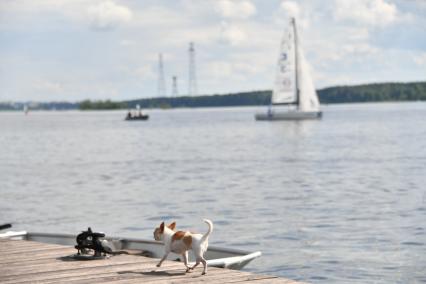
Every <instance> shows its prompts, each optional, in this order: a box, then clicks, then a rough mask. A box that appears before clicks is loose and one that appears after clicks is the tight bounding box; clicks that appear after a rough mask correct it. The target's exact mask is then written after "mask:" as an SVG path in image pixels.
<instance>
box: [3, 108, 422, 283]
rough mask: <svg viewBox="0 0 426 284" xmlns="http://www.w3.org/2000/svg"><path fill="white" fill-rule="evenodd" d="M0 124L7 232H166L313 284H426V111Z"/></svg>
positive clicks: (57, 116) (234, 113) (83, 116)
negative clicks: (246, 253)
mask: <svg viewBox="0 0 426 284" xmlns="http://www.w3.org/2000/svg"><path fill="white" fill-rule="evenodd" d="M261 109H262V110H263V108H228V109H191V110H167V111H161V110H153V111H150V112H149V113H150V116H151V117H150V120H149V121H147V122H125V121H123V118H124V115H125V113H124V112H121V111H120V112H31V113H30V114H29V115H28V116H24V115H23V114H22V113H0V194H1V196H0V223H6V222H13V223H14V224H15V229H17V230H20V229H23V230H28V231H41V232H66V233H74V234H75V233H78V232H79V231H81V230H83V229H85V228H87V226H89V225H90V226H92V228H94V229H95V230H98V231H104V232H106V233H107V234H108V235H113V236H129V237H139V238H151V237H152V231H153V228H154V227H155V226H156V225H158V224H159V223H160V222H161V220H165V221H170V222H171V221H177V224H178V228H180V229H191V230H196V231H201V232H204V231H206V229H207V228H206V225H205V224H204V223H202V221H201V219H202V218H206V217H207V218H210V219H212V220H213V221H214V223H215V230H214V233H213V235H212V236H211V239H210V243H211V244H214V245H218V246H226V247H235V248H241V249H247V250H253V251H254V250H261V251H262V252H263V256H262V257H261V258H260V259H257V260H255V261H254V262H253V263H251V264H250V265H249V266H247V268H246V270H249V271H254V272H260V273H268V274H275V275H280V276H284V277H288V278H292V279H297V280H305V281H309V282H313V283H333V282H334V283H421V282H426V186H425V184H426V170H425V169H426V124H425V117H426V103H386V104H362V105H361V104H360V105H333V106H325V107H324V118H323V119H322V120H321V121H303V122H256V121H255V120H254V119H253V114H254V112H255V111H257V110H261Z"/></svg>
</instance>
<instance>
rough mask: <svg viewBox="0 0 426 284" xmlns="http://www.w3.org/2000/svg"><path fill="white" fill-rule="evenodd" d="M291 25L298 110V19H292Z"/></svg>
mask: <svg viewBox="0 0 426 284" xmlns="http://www.w3.org/2000/svg"><path fill="white" fill-rule="evenodd" d="M291 23H292V24H293V34H294V58H295V67H296V72H295V76H296V105H297V108H298V109H299V107H300V105H299V101H300V100H299V76H298V73H299V58H298V52H297V50H298V43H297V41H298V38H297V29H296V19H295V18H292V19H291Z"/></svg>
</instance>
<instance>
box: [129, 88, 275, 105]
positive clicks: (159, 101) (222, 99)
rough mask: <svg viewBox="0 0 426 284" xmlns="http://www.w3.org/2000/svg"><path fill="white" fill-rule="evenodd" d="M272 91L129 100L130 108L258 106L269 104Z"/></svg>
mask: <svg viewBox="0 0 426 284" xmlns="http://www.w3.org/2000/svg"><path fill="white" fill-rule="evenodd" d="M270 100H271V91H254V92H244V93H236V94H227V95H209V96H196V97H195V96H194V97H190V96H184V97H175V98H168V97H165V98H150V99H139V100H132V101H127V102H126V103H127V106H128V107H129V108H134V107H136V105H140V106H141V107H142V108H180V107H222V106H256V105H265V104H268V103H269V102H270Z"/></svg>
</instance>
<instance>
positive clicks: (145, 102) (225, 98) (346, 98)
mask: <svg viewBox="0 0 426 284" xmlns="http://www.w3.org/2000/svg"><path fill="white" fill-rule="evenodd" d="M271 95H272V91H270V90H266V91H252V92H242V93H234V94H226V95H206V96H194V97H191V96H182V97H164V98H147V99H138V100H129V101H121V102H113V101H111V100H104V101H91V100H85V101H82V102H80V103H68V102H51V103H0V110H22V109H23V105H24V104H27V105H28V104H29V107H30V110H31V109H42V110H52V109H56V110H62V109H80V110H113V109H126V108H129V109H130V108H135V107H136V105H140V107H142V108H180V107H223V106H256V105H268V104H269V103H270V101H271ZM318 96H319V99H320V102H321V103H324V104H332V103H355V102H383V101H426V82H415V83H377V84H366V85H357V86H338V87H330V88H325V89H321V90H318Z"/></svg>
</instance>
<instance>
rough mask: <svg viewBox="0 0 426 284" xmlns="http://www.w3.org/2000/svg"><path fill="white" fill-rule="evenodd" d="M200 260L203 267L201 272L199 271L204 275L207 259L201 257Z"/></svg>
mask: <svg viewBox="0 0 426 284" xmlns="http://www.w3.org/2000/svg"><path fill="white" fill-rule="evenodd" d="M201 262H202V263H203V266H204V269H203V273H201V275H204V274H206V273H207V261H206V260H205V259H204V258H203V257H201Z"/></svg>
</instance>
